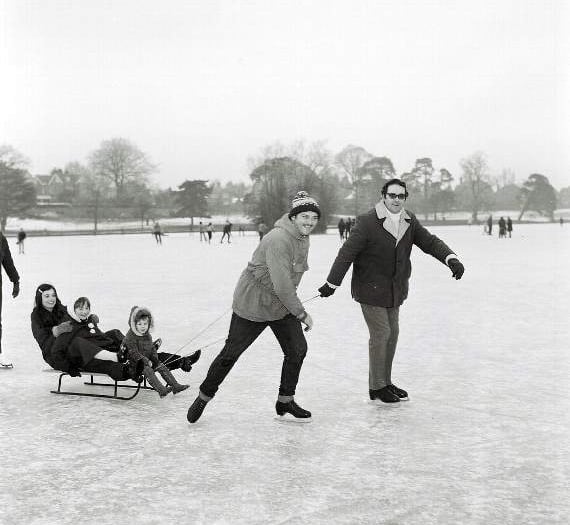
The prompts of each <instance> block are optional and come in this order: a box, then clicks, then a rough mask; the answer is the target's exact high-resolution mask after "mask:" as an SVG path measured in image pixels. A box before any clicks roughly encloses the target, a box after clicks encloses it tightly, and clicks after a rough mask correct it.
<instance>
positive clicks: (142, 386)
mask: <svg viewBox="0 0 570 525" xmlns="http://www.w3.org/2000/svg"><path fill="white" fill-rule="evenodd" d="M44 372H55V373H57V374H59V378H58V381H57V390H50V392H51V393H52V394H60V395H67V396H84V397H100V398H108V399H120V400H122V401H128V400H130V399H134V398H135V397H136V396H137V395H138V393H139V392H140V391H141V390H152V388H151V387H149V386H147V384H146V381H144V380H143V382H142V383H135V384H129V383H130V382H131V380H130V379H128V380H125V381H113V382H112V383H108V382H107V383H99V382H96V381H95V377H106V378H107V379H111V378H110V377H109V376H108V375H107V374H99V373H97V372H82V377H83V376H89V377H90V379H89V381H84V382H83V384H84V385H88V386H106V387H112V388H113V395H110V394H99V393H93V392H78V391H75V390H62V389H61V384H62V380H63V378H64V376H69V377H72V376H70V375H69V374H68V373H67V372H61V371H59V370H52V369H49V370H44ZM123 388H127V389H129V388H130V389H131V390H133V389H134V392H133V393H132V395H127V394H126V392H125V393H123V394H122V395H120V394H121V392H120V390H119V389H123Z"/></svg>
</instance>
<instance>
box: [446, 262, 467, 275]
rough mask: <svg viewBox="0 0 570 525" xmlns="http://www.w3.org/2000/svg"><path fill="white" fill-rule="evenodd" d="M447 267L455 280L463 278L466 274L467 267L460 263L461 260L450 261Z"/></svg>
mask: <svg viewBox="0 0 570 525" xmlns="http://www.w3.org/2000/svg"><path fill="white" fill-rule="evenodd" d="M447 266H449V268H451V274H452V276H453V277H455V279H457V280H459V279H461V277H463V272H465V267H464V266H463V265H462V264H461V263H460V262H459V259H455V258H453V259H449V261H448V262H447Z"/></svg>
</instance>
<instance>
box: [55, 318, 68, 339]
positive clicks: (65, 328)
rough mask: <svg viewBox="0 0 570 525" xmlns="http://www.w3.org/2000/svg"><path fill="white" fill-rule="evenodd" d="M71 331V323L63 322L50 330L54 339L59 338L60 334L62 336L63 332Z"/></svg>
mask: <svg viewBox="0 0 570 525" xmlns="http://www.w3.org/2000/svg"><path fill="white" fill-rule="evenodd" d="M72 330H73V327H72V326H71V321H64V322H63V323H61V324H58V325H57V326H54V327H53V328H52V332H53V335H54V336H55V337H59V336H60V335H61V334H64V333H65V332H71V331H72Z"/></svg>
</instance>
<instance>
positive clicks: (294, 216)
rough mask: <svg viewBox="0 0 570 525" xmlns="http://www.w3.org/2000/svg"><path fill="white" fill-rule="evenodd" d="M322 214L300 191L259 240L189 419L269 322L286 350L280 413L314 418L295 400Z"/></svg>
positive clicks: (191, 419) (197, 415) (300, 418)
mask: <svg viewBox="0 0 570 525" xmlns="http://www.w3.org/2000/svg"><path fill="white" fill-rule="evenodd" d="M320 216H321V211H320V209H319V205H318V204H317V201H316V200H315V199H313V198H311V197H309V195H308V194H307V193H306V192H304V191H300V192H298V193H297V195H296V196H295V198H294V199H293V201H292V204H291V209H290V211H289V213H286V214H285V215H283V216H282V217H281V218H280V219H279V220H278V221H277V222H276V223H275V228H273V229H272V230H271V231H270V232H269V233H268V234H267V235H266V236H265V237H263V239H262V240H261V242H260V243H259V244H258V246H257V248H256V249H255V251H254V252H253V255H252V258H251V261H250V262H249V263H248V265H247V267H246V269H245V270H244V271H243V272H242V274H241V276H240V278H239V281H238V283H237V285H236V288H235V291H234V297H233V304H232V309H233V313H232V319H231V323H230V330H229V334H228V337H227V339H226V344H225V346H224V348H223V349H222V351H221V352H220V353H219V355H218V356H217V357H216V358H215V359H214V361H213V362H212V364H211V365H210V369H209V370H208V374H207V376H206V379H204V381H203V382H202V384H201V385H200V392H199V395H198V397H197V398H196V399H195V400H194V402H193V403H192V405H191V406H190V408H189V409H188V414H187V419H188V421H189V422H190V423H195V422H196V421H198V419H199V418H200V416H201V415H202V412H203V411H204V408H205V407H206V404H207V403H208V402H209V401H210V400H211V399H212V398H213V397H214V396H215V395H216V392H217V391H218V388H219V386H220V385H221V384H222V382H223V381H224V379H225V378H226V376H227V375H228V374H229V372H230V370H231V369H232V367H233V366H234V365H235V364H236V362H237V360H238V358H239V357H240V355H241V354H242V353H243V352H245V351H246V350H247V349H248V348H249V347H250V346H251V344H252V343H253V342H254V341H255V340H256V339H257V338H258V337H259V336H260V335H261V333H262V332H263V331H264V330H265V328H267V327H268V326H269V328H271V330H272V331H273V333H274V334H275V337H276V338H277V341H278V342H279V345H280V346H281V350H282V351H283V354H284V357H283V366H282V369H281V382H280V385H279V395H278V397H277V402H276V404H275V410H276V412H277V415H278V416H279V417H280V418H283V419H286V418H288V419H292V420H294V421H297V422H301V423H305V422H308V421H310V420H311V413H310V412H309V411H308V410H304V409H303V408H301V407H300V406H299V405H297V403H295V399H294V396H295V390H296V387H297V383H298V381H299V374H300V372H301V367H302V366H303V360H304V359H305V355H306V353H307V341H306V339H305V335H304V333H303V328H302V325H305V326H306V328H305V329H306V330H310V329H311V328H312V326H313V320H312V318H311V316H310V315H309V313H308V312H307V311H306V310H305V307H304V306H303V304H302V303H301V300H300V299H299V297H298V296H297V286H298V285H299V282H300V281H301V277H302V276H303V273H304V272H305V271H306V270H307V269H308V266H307V257H308V253H309V235H310V233H311V232H312V231H313V229H314V228H315V226H316V225H317V222H318V220H319V218H320ZM236 409H237V410H239V407H236Z"/></svg>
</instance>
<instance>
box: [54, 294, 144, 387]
mask: <svg viewBox="0 0 570 525" xmlns="http://www.w3.org/2000/svg"><path fill="white" fill-rule="evenodd" d="M98 323H99V317H98V316H97V315H96V314H92V313H91V302H90V301H89V299H88V298H87V297H79V298H78V299H77V300H76V301H75V302H74V303H73V308H70V307H68V308H67V313H66V314H65V316H64V322H63V323H62V324H61V327H60V329H59V330H58V332H60V333H57V334H56V340H55V343H54V345H53V348H52V350H51V354H52V358H53V360H54V365H55V367H56V368H57V369H59V370H63V371H67V372H68V373H69V374H70V375H72V376H79V375H81V374H80V372H79V369H81V368H83V367H84V366H85V365H87V364H89V363H91V362H92V360H93V359H97V360H99V361H113V362H115V363H124V362H125V361H126V352H125V353H124V355H123V356H122V357H121V350H120V347H121V341H122V339H123V334H122V333H121V332H120V330H116V329H113V330H108V331H107V332H103V331H102V330H101V329H100V328H99V326H98ZM123 368H124V374H123V375H124V376H125V378H131V379H134V380H135V381H137V382H140V381H142V376H141V374H142V370H143V369H142V365H139V364H138V363H134V362H133V363H126V364H124V365H123Z"/></svg>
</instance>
